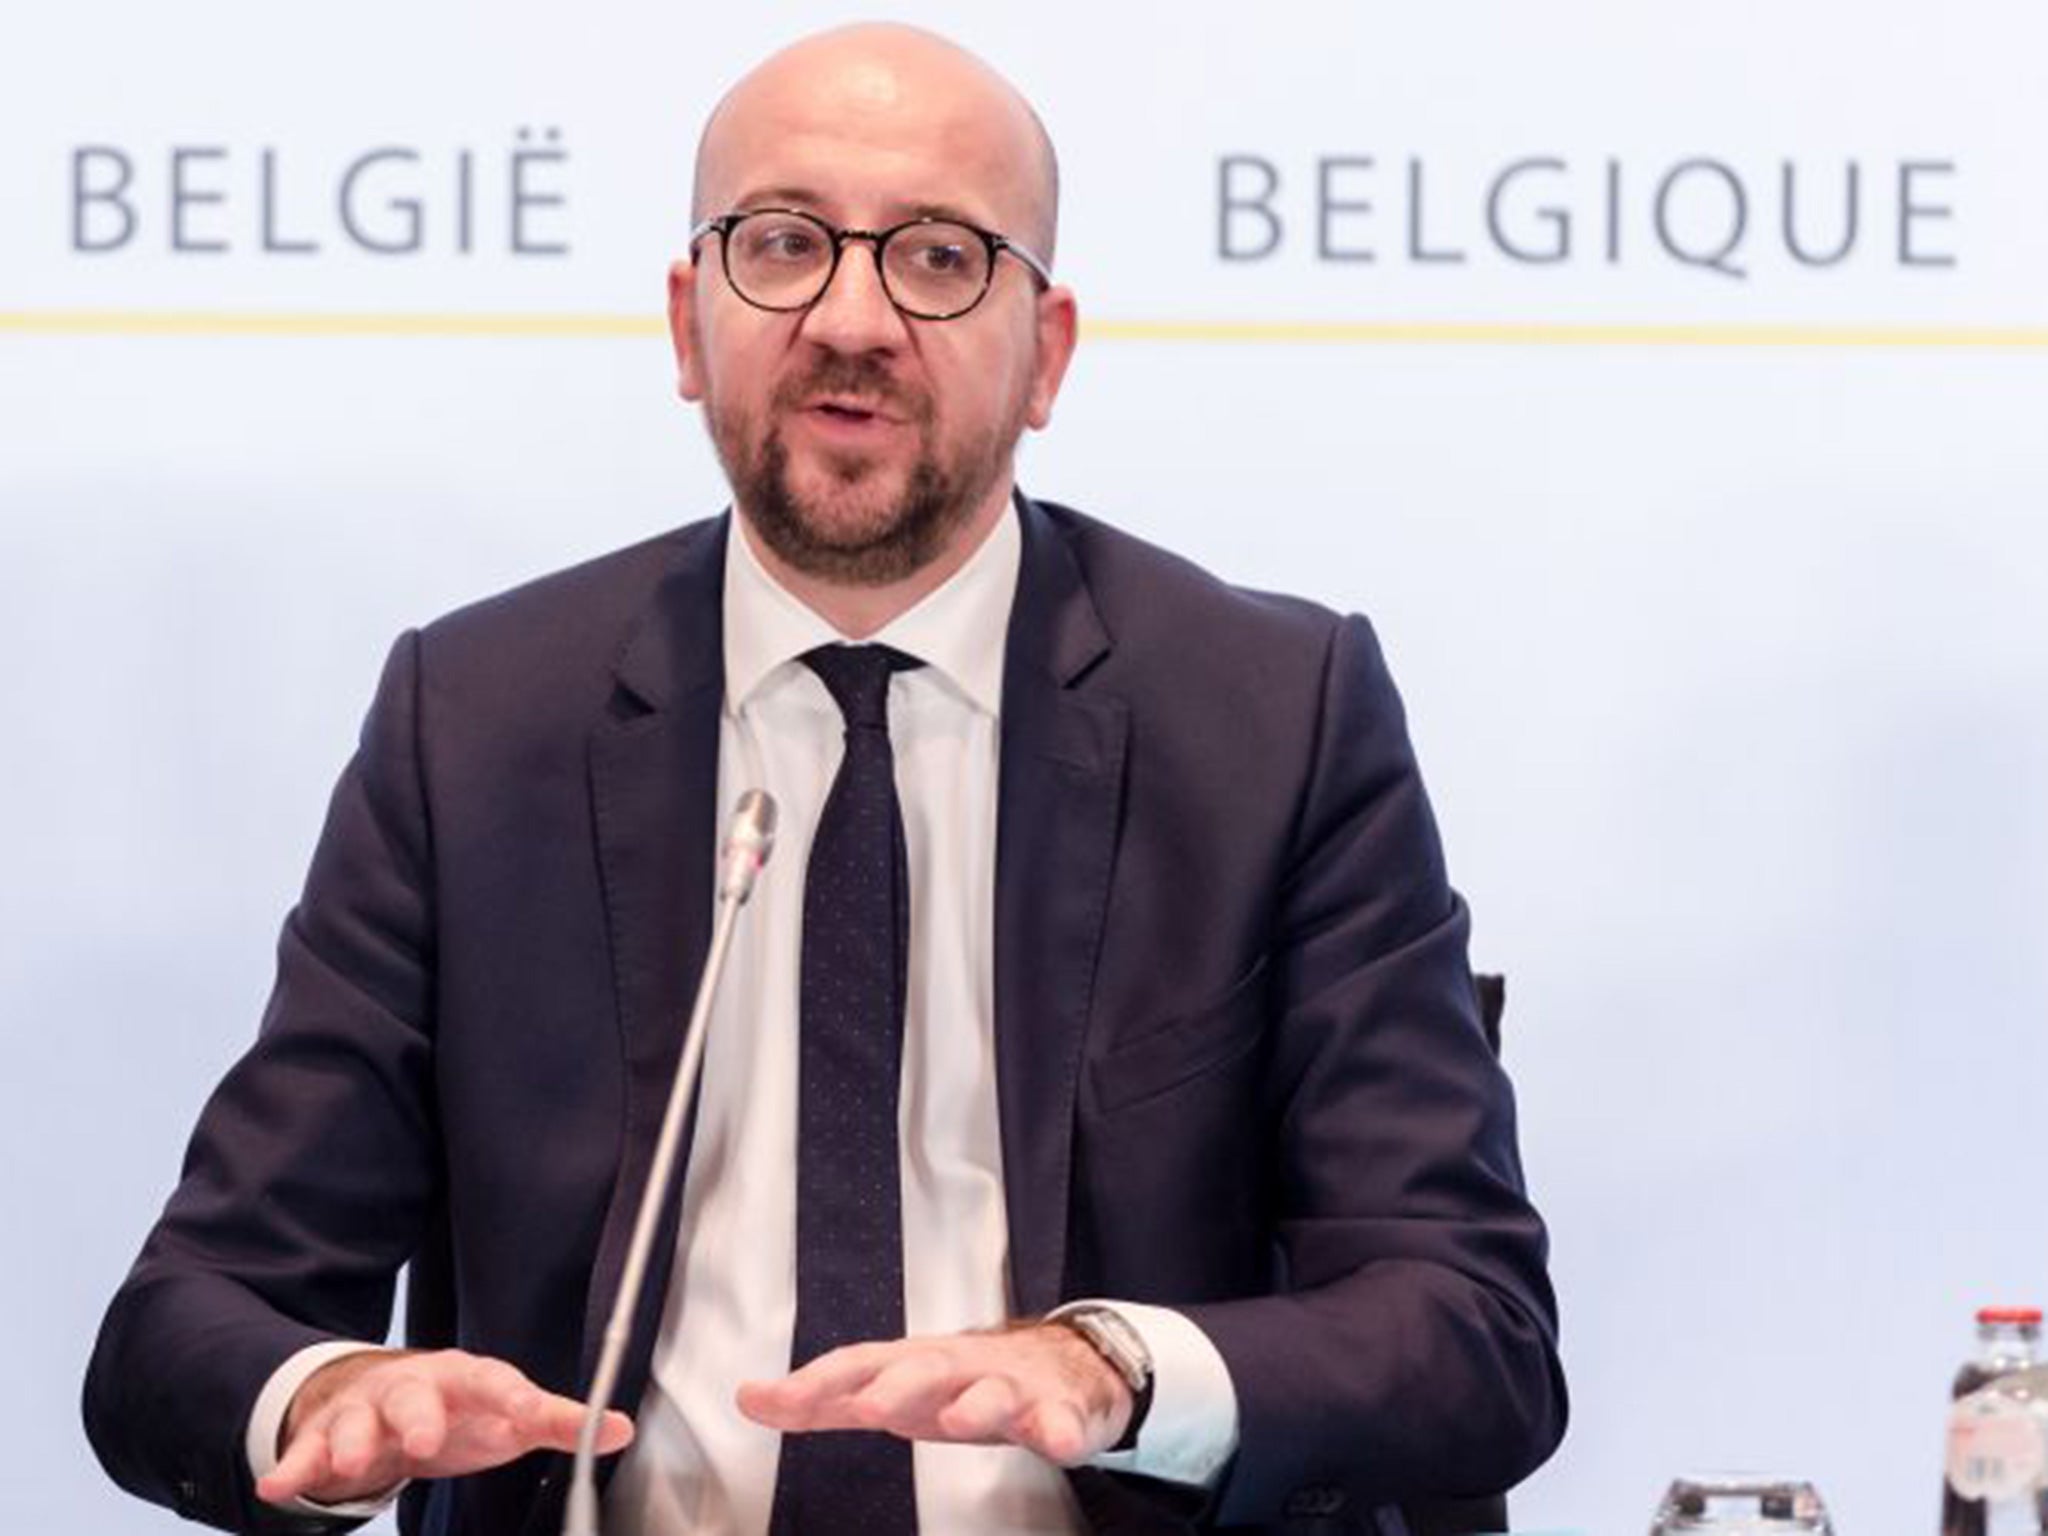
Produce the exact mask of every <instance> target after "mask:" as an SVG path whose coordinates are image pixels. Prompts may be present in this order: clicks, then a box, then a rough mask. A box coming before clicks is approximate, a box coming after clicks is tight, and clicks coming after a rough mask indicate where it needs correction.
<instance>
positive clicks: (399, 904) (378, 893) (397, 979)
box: [84, 634, 440, 1532]
mask: <svg viewBox="0 0 2048 1536" xmlns="http://www.w3.org/2000/svg"><path fill="white" fill-rule="evenodd" d="M417 651H418V638H417V636H416V635H413V634H408V635H406V636H405V637H403V638H402V639H401V640H400V641H399V643H398V645H397V647H396V648H395V649H394V650H393V652H392V655H391V658H390V660H389V662H388V663H387V665H386V668H385V672H384V676H383V681H382V683H381V685H380V687H379V689H378V693H377V698H376V702H375V704H374V706H373V707H372V709H371V712H370V715H369V718H368V721H367V723H366V724H365V726H364V729H363V733H362V738H361V743H360V746H359V749H358V751H357V753H356V755H355V757H354V759H353V761H352V762H351V763H350V765H349V767H348V768H347V770H346V771H345V772H344V774H343V776H342V778H341V781H340V783H339V785H338V786H337V788H336V790H335V793H334V798H333V802H332V805H331V807H330V809H329V813H328V819H327V824H326V828H325V831H324V832H323V834H322V836H321V839H320V843H319V847H318V850H317V852H316V853H315V855H314V860H313V865H312V869H311V873H310V874H309V876H308V879H307V883H306V888H305V892H304V894H303V896H302V898H301V900H300V902H299V904H298V906H297V907H296V909H295V910H294V911H293V912H292V913H291V915H290V916H289V917H288V918H287V919H286V921H285V925H284V931H283V935H282V937H281V939H280V942H279V951H278V972H277V982H276V986H275V989H274V991H273V994H272V996H271V999H270V1003H269V1006H268V1008H267V1010H266V1012H265V1016H264V1021H263V1027H262V1030H261V1033H260V1035H259V1037H258V1039H257V1041H256V1043H255V1045H254V1046H253V1047H252V1048H251V1049H250V1050H249V1052H248V1053H247V1054H246V1055H245V1056H244V1057H243V1058H242V1059H241V1060H240V1061H239V1062H238V1063H237V1064H236V1065H235V1067H234V1068H233V1069H232V1070H231V1071H230V1072H229V1074H228V1075H227V1077H226V1078H225V1080H224V1081H223V1082H222V1084H221V1086H220V1087H219V1089H218V1090H217V1091H216V1092H215V1094H214V1096H213V1098H212V1099H211V1101H210V1102H209V1103H208V1105H207V1107H206V1109H205V1112H204V1114H203V1115H202V1116H201V1118H200V1121H199V1125H198V1128H197V1129H196V1130H195V1132H194V1134H193V1137H192V1141H191V1145H190V1147H189V1149H188V1151H187V1154H186V1158H185V1164H184V1170H183V1174H182V1177H181V1179H180V1182H179V1184H178V1187H177V1189H176V1191H175V1192H174V1193H173V1194H172V1196H171V1199H170V1202H169V1204H168V1205H167V1206H166V1208H165V1210H164V1213H163V1216H162V1219H161V1220H160V1221H159V1222H158V1223H157V1225H156V1227H155V1228H154V1230H153V1231H151V1233H150V1234H149V1237H148V1239H147V1241H146V1242H145V1244H144V1246H143V1249H142V1253H141V1256H140V1257H139V1258H138V1259H137V1261H136V1263H135V1266H134V1268H133V1270H132V1271H131V1272H130V1274H129V1276H128V1279H127V1281H126V1282H125V1284H123V1286H122V1287H121V1289H120V1291H119V1292H118V1294H117V1295H116V1296H115V1298H114V1301H113V1303H112V1305H111V1307H110V1308H109V1310H108V1313H107V1317H106V1320H105V1322H104V1324H103V1325H102V1328H101V1332H100V1338H99V1343H98V1347H97V1348H96V1349H95V1351H94V1354H93V1359H92V1364H91V1367H90V1370H89V1372H88V1375H87V1380H86V1388H85V1404H84V1406H85V1419H86V1427H87V1431H88V1433H89V1435H90V1436H91V1439H92V1442H93V1446H94V1449H95V1450H96V1451H97V1452H98V1454H99V1457H100V1460H101V1461H102V1462H103V1463H104V1464H105V1466H106V1468H107V1470H108V1471H109V1472H110V1473H111V1474H112V1475H113V1477H114V1478H115V1479H116V1480H117V1481H118V1482H120V1483H121V1484H122V1485H123V1486H124V1487H126V1488H128V1489H129V1490H130V1491H132V1492H134V1493H137V1494H139V1495H141V1496H142V1497H144V1498H147V1499H151V1500H154V1501H155V1502H158V1503H161V1504H167V1505H170V1506H172V1507H173V1508H175V1509H176V1510H177V1511H178V1512H179V1513H180V1514H182V1515H184V1516H186V1517H187V1518H190V1519H197V1520H202V1521H205V1522H207V1523H209V1524H213V1525H217V1526H221V1527H224V1528H230V1529H236V1530H247V1531H264V1532H284V1531H304V1530H321V1529H333V1528H334V1524H333V1522H328V1523H325V1524H323V1523H320V1522H317V1521H309V1520H307V1519H306V1518H305V1517H303V1516H295V1515H288V1514H284V1513H282V1512H279V1511H276V1510H274V1509H271V1508H269V1507H268V1506H266V1505H263V1504H262V1503H260V1502H259V1501H258V1500H257V1499H256V1498H255V1494H254V1489H253V1487H252V1485H251V1480H250V1476H249V1470H248V1465H247V1461H246V1458H245V1456H244V1454H243V1434H244V1429H245V1426H246V1424H247V1421H248V1417H249V1412H250V1409H251V1408H252V1407H253V1405H254V1403H255V1400H256V1396H257V1394H258V1393H259V1392H260V1390H261V1389H262V1386H263V1383H264V1382H265V1381H266V1380H267V1379H268V1378H269V1376H270V1374H271V1372H272V1371H273V1370H275V1369H276V1368H277V1366H278V1365H279V1364H281V1363H282V1362H283V1361H284V1360H285V1359H286V1358H287V1357H288V1356H290V1355H291V1354H292V1353H293V1352H295V1351H296V1350H298V1349H299V1348H301V1347H302V1346H304V1345H306V1344H309V1343H314V1342H318V1341H319V1340H322V1339H326V1338H336V1337H340V1338H354V1339H380V1338H382V1337H383V1336H384V1334H385V1331H386V1329H387V1328H388V1326H389V1322H390V1312H391V1303H392V1294H393V1286H394V1279H395V1276H396V1274H397V1272H398V1269H399V1267H400V1266H401V1265H402V1264H403V1263H404V1262H405V1261H406V1259H407V1258H408V1257H409V1256H410V1255H411V1253H412V1251H413V1249H414V1248H415V1247H416V1246H417V1244H418V1241H419V1237H420V1234H421V1232H422V1230H423V1228H424V1226H425V1223H426V1221H427V1217H428V1213H429V1211H430V1208H431V1205H432V1202H433V1201H434V1199H435V1198H436V1178H435V1172H434V1170H436V1169H437V1168H438V1167H439V1165H440V1159H439V1154H438V1149H437V1145H436V1133H435V1129H434V1120H433V1116H432V1113H431V1108H430V1106H431V1072H430V1054H431V1038H430V1036H431V1023H432V1021H431V995H432V993H431V985H430V977H431V975H432V958H433V957H432V954H431V952H430V945H431V941H430V938H429V935H430V933H431V931H432V921H431V919H432V908H433V898H432V889H431V878H430V869H431V831H430V828H429V826H428V823H427V817H426V814H425V809H424V805H425V802H424V798H423V796H422V793H421V777H420V764H419V760H418V745H417V744H418V732H417V729H416V719H415V716H416V700H417V671H418V665H417Z"/></svg>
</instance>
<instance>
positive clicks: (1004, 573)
mask: <svg viewBox="0 0 2048 1536" xmlns="http://www.w3.org/2000/svg"><path fill="white" fill-rule="evenodd" d="M733 523H734V526H733V529H732V534H731V536H730V537H729V538H728V539H727V540H726V541H725V620H724V624H725V636H724V639H725V700H726V707H727V708H728V709H732V710H737V709H739V708H740V707H741V706H742V705H744V704H745V703H746V702H747V700H748V699H750V698H751V697H752V696H753V695H754V693H755V692H756V691H757V690H759V689H760V688H761V686H762V685H763V684H764V683H766V682H767V681H768V680H769V678H770V676H771V675H772V674H773V673H775V672H776V671H777V670H778V669H779V668H781V667H784V666H787V665H789V664H790V663H792V662H794V661H796V659H797V658H798V657H800V656H801V655H803V653H804V652H805V651H808V650H811V649H814V648H815V647H817V646H821V645H833V644H836V643H842V642H845V641H846V640H847V637H846V636H844V635H842V634H840V633H839V632H838V631H837V630H836V629H834V628H833V627H832V626H831V625H830V624H829V623H827V622H826V621H825V620H824V619H823V618H822V617H820V616H819V615H818V614H817V613H815V612H813V611H812V610H811V609H810V608H807V607H805V606H804V604H803V603H802V602H801V601H800V600H799V599H798V598H797V597H796V596H795V595H794V594H793V593H791V592H790V591H789V590H788V589H787V588H785V587H784V586H782V584H781V583H779V582H778V581H776V579H775V578H774V577H773V576H772V575H770V574H769V572H768V570H767V568H766V567H765V566H763V565H762V564H761V561H760V557H759V556H757V555H756V554H755V553H754V551H753V548H752V546H751V545H750V544H749V543H748V542H747V535H746V532H745V530H744V529H743V528H741V527H740V526H739V514H738V513H737V512H735V513H734V514H733ZM1022 556H1023V535H1022V532H1021V530H1020V529H1019V527H1018V524H1017V509H1016V507H1015V506H1014V505H1012V506H1009V507H1007V508H1006V509H1005V510H1004V512H1003V515H1002V517H1001V518H1000V519H999V520H998V521H997V523H996V526H995V527H994V528H993V529H992V530H990V532H989V534H988V536H987V537H986V538H984V539H983V540H982V541H981V547H980V548H979V549H977V550H975V552H974V553H973V554H972V555H970V556H968V558H967V563H966V564H965V565H963V566H961V567H960V569H959V570H957V571H955V572H954V573H953V574H952V575H951V576H949V577H947V578H946V581H945V583H944V584H943V585H941V586H939V587H938V588H936V589H935V590H933V591H932V592H930V593H928V594H926V596H925V597H924V598H923V599H922V600H921V601H920V602H919V603H918V604H917V605H916V606H915V607H913V608H911V609H909V610H908V611H907V612H904V613H900V614H898V615H897V616H896V617H895V618H894V619H891V620H890V621H889V622H888V623H887V624H886V625H884V626H883V627H882V628H881V629H880V630H879V631H878V632H876V633H875V634H873V635H871V636H869V637H868V638H869V639H870V640H873V641H876V642H879V643H881V644H884V645H892V646H894V647H895V648H896V649H897V650H899V651H902V652H904V653H905V654H907V655H910V656H915V657H916V658H917V659H918V660H919V661H921V662H923V663H924V664H925V665H926V666H928V667H930V668H932V669H933V670H934V671H936V672H937V673H939V674H940V675H941V676H943V677H944V678H945V679H946V680H947V681H948V682H950V683H951V684H952V685H953V686H954V687H955V688H956V689H958V690H959V692H960V693H962V694H963V695H965V696H966V698H967V700H968V702H969V703H971V704H973V705H974V707H975V708H977V709H979V710H981V711H983V712H984V713H986V714H989V715H993V716H997V717H1000V716H1001V714H1002V699H1003V650H1004V645H1005V643H1006V641H1007V639H1008V637H1009V632H1010V609H1011V607H1012V606H1013V605H1014V604H1015V602H1016V597H1017V570H1018V566H1019V564H1020V562H1021V560H1022Z"/></svg>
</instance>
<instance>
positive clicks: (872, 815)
mask: <svg viewBox="0 0 2048 1536" xmlns="http://www.w3.org/2000/svg"><path fill="white" fill-rule="evenodd" d="M804 663H805V665H807V666H809V667H810V669H811V670H812V671H813V672H815V673H817V674H818V676H819V678H820V679H822V680H823V682H824V684H825V687H826V688H827V689H828V690H829V691H830V692H831V694H832V698H833V700H834V701H835V702H836V703H837V704H838V705H839V712H840V714H841V715H843V716H844V717H845V720H846V756H845V758H844V759H843V760H842V761H841V763H840V765H839V776H838V777H837V778H836V779H834V780H833V781H832V791H831V794H830V795H829V796H828V797H827V798H826V801H825V810H824V814H823V815H822V816H820V817H819V819H818V830H817V834H816V837H815V839H814V841H813V842H812V844H811V862H810V868H809V871H808V873H807V875H806V877H805V881H804V937H803V963H802V967H801V972H802V974H801V979H800V983H799V986H800V997H799V1006H800V1016H801V1024H800V1026H799V1028H800V1032H801V1042H800V1045H799V1051H798V1060H799V1066H798V1073H799V1075H798V1088H797V1183H796V1254H797V1259H796V1329H795V1335H794V1338H793V1339H792V1341H791V1345H790V1364H791V1366H792V1367H795V1366H800V1365H802V1364H804V1363H805V1362H806V1361H809V1360H812V1359H815V1358H816V1357H817V1356H819V1355H821V1354H823V1353H825V1351H827V1350H829V1349H836V1348H838V1347H839V1346H840V1345H842V1344H854V1343H860V1342H863V1341H866V1340H869V1339H897V1338H901V1337H902V1336H903V1331H904V1324H903V1192H902V1188H901V1186H900V1183H899V1179H898V1160H897V1149H896V1104H897V1097H898V1085H899V1083H900V1081H901V1078H902V1070H903V999H904V988H905V976H906V973H907V970H908V954H909V940H910V877H909V870H908V865H907V861H906V859H905V857H904V848H903V815H902V812H901V810H900V809H899V808H898V806H897V803H896V764H895V758H894V756H893V755H892V753H891V751H890V747H889V714H888V700H889V676H890V674H891V673H892V672H896V671H899V670H903V669H905V668H909V667H915V666H917V665H918V663H917V662H916V661H915V660H913V659H912V658H910V657H908V656H905V655H903V654H902V653H900V652H898V651H892V650H890V649H889V648H888V647H886V646H880V645H862V646H851V645H828V646H822V647H820V648H819V649H817V650H815V651H812V652H810V653H809V654H808V655H806V656H805V657H804ZM769 1529H770V1532H771V1533H772V1536H914V1533H915V1532H916V1530H917V1499H916V1492H915V1489H914V1487H913V1484H912V1480H911V1455H910V1443H909V1442H908V1441H906V1440H899V1439H897V1438H896V1437H895V1436H894V1435H887V1434H882V1433H879V1432H875V1431H863V1430H826V1431H818V1432H813V1433H810V1434H800V1435H786V1436H784V1437H783V1441H782V1459H781V1462H780V1464H779V1465H778V1467H777V1469H776V1477H775V1509H774V1516H773V1519H772V1520H771V1521H770V1524H769Z"/></svg>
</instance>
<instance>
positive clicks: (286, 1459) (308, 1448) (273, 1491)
mask: <svg viewBox="0 0 2048 1536" xmlns="http://www.w3.org/2000/svg"><path fill="white" fill-rule="evenodd" d="M332 1471H333V1467H332V1465H331V1463H330V1462H329V1460H328V1454H327V1432H326V1431H325V1430H324V1429H321V1428H319V1427H318V1426H316V1425H308V1426H306V1427H305V1428H303V1429H301V1430H300V1431H299V1432H298V1433H297V1434H296V1435H293V1436H292V1439H291V1444H289V1445H287V1446H286V1447H285V1448H284V1455H282V1456H280V1457H279V1458H278V1462H277V1465H276V1466H275V1467H273V1468H271V1470H270V1474H269V1476H267V1477H263V1478H260V1479H258V1480H257V1483H256V1496H257V1497H258V1498H260V1499H262V1500H264V1501H265V1502H266V1503H270V1504H283V1503H287V1502H289V1501H290V1500H292V1499H296V1498H297V1497H298V1496H299V1495H300V1494H302V1493H304V1492H305V1491H306V1490H307V1489H308V1488H311V1487H313V1486H315V1485H316V1484H318V1483H320V1482H323V1481H325V1480H326V1478H327V1477H328V1476H330V1475H331V1473H332Z"/></svg>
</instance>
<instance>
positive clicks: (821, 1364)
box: [739, 1339, 922, 1429]
mask: <svg viewBox="0 0 2048 1536" xmlns="http://www.w3.org/2000/svg"><path fill="white" fill-rule="evenodd" d="M920 1347H922V1346H919V1345H916V1344H914V1343H913V1342H912V1341H910V1340H906V1339H897V1340H894V1341H893V1342H890V1343H886V1344H848V1345H845V1346H843V1347H841V1348H839V1349H834V1350H829V1351H827V1352H826V1353H825V1354H822V1355H820V1356H818V1358H817V1359H815V1360H813V1361H811V1362H810V1363H809V1364H807V1365H805V1366H803V1367H802V1368H800V1369H798V1370H795V1371H792V1372H791V1373H790V1374H789V1375H787V1376H783V1377H780V1378H778V1379H777V1380H774V1381H749V1382H742V1383H741V1384H740V1389H739V1405H740V1411H741V1412H742V1413H744V1414H746V1415H747V1417H748V1418H750V1419H753V1420H755V1421H756V1422H758V1423H761V1424H765V1425H767V1426H768V1427H769V1428H771V1429H816V1428H822V1427H824V1426H822V1425H818V1424H814V1423H812V1422H811V1418H812V1415H813V1413H814V1411H815V1409H816V1407H817V1405H818V1404H820V1403H821V1402H824V1401H825V1400H827V1399H829V1398H836V1397H850V1396H852V1395H853V1394H854V1393H856V1392H858V1391H860V1390H861V1388H863V1387H865V1386H866V1385H867V1384H868V1382H869V1381H871V1380H872V1379H873V1378H874V1376H875V1374H876V1373H877V1372H879V1371H881V1370H882V1369H884V1368H885V1367H887V1366H888V1365H889V1363H890V1362H891V1361H892V1360H894V1359H896V1358H897V1357H898V1356H900V1355H903V1354H905V1353H908V1352H910V1351H911V1350H913V1349H916V1348H920Z"/></svg>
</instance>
